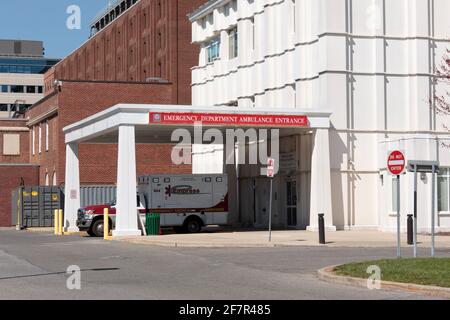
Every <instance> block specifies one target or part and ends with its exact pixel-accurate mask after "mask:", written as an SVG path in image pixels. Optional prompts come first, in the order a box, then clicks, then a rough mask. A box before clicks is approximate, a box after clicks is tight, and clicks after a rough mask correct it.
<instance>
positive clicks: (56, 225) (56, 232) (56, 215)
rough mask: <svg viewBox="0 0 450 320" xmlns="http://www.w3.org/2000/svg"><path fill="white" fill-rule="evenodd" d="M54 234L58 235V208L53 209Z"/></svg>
mask: <svg viewBox="0 0 450 320" xmlns="http://www.w3.org/2000/svg"><path fill="white" fill-rule="evenodd" d="M54 223H55V235H56V236H57V235H59V210H58V209H56V210H55V222H54Z"/></svg>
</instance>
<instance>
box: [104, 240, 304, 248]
mask: <svg viewBox="0 0 450 320" xmlns="http://www.w3.org/2000/svg"><path fill="white" fill-rule="evenodd" d="M113 240H116V241H121V242H128V243H132V244H139V245H147V246H154V247H165V248H207V249H208V248H285V247H296V245H289V244H280V243H278V244H277V243H267V244H245V243H211V244H206V243H189V242H167V241H141V240H135V239H126V238H125V239H124V238H122V239H120V238H119V239H114V238H113Z"/></svg>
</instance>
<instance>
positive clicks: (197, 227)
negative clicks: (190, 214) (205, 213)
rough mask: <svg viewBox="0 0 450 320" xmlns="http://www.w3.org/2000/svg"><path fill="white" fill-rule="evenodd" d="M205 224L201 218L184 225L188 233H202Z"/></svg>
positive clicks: (193, 219) (188, 221) (190, 220)
mask: <svg viewBox="0 0 450 320" xmlns="http://www.w3.org/2000/svg"><path fill="white" fill-rule="evenodd" d="M202 227H203V222H202V221H201V220H200V219H199V218H190V219H189V220H187V221H186V222H185V224H184V229H185V231H186V232H187V233H199V232H200V231H202Z"/></svg>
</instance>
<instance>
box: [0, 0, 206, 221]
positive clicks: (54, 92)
mask: <svg viewBox="0 0 450 320" xmlns="http://www.w3.org/2000/svg"><path fill="white" fill-rule="evenodd" d="M204 2H205V1H204V0H191V1H185V0H140V1H138V2H137V3H136V4H134V5H133V6H131V7H130V8H129V9H128V10H126V11H125V12H124V13H122V14H121V15H120V16H118V17H117V18H116V19H115V20H114V21H112V22H111V23H109V24H108V25H107V26H105V27H104V28H103V29H102V30H100V31H99V32H97V33H96V34H95V35H94V36H92V37H91V38H90V39H89V40H88V41H87V42H86V43H85V44H83V45H82V46H81V47H80V48H78V49H76V50H75V51H74V52H73V53H71V54H70V55H69V56H67V57H66V58H65V59H63V60H62V61H61V62H60V63H58V64H57V65H55V66H54V67H53V68H52V69H51V70H49V71H48V72H47V74H46V75H45V94H46V96H45V97H44V98H43V99H42V100H41V101H39V102H37V103H36V104H35V105H33V106H32V107H31V108H30V109H29V110H28V111H27V113H26V115H25V118H26V121H25V120H21V122H20V123H19V122H18V123H17V124H16V125H15V126H16V127H20V144H21V150H23V151H21V154H20V157H17V156H16V157H15V158H8V157H5V159H4V158H1V156H0V163H4V162H7V161H11V162H12V163H16V164H17V163H21V162H22V163H28V164H30V168H32V170H30V172H28V171H27V172H25V171H22V172H21V170H19V171H17V170H16V176H17V175H21V174H22V175H24V174H25V173H26V174H27V176H28V175H29V176H30V177H32V176H33V175H34V177H35V178H34V180H33V179H31V178H30V179H27V180H28V181H29V183H26V184H27V185H35V184H40V185H61V184H63V183H64V172H65V143H64V135H63V133H62V129H63V128H64V127H65V126H67V125H69V124H71V123H74V122H76V121H79V120H81V119H83V118H86V117H88V116H90V115H93V114H95V113H98V112H100V111H102V110H105V109H107V108H109V107H112V106H114V105H116V104H119V103H134V104H184V105H186V104H187V105H189V104H191V85H190V84H191V68H192V67H193V66H194V65H196V64H197V59H198V48H196V47H195V46H194V45H192V44H191V25H190V22H189V20H188V18H187V15H188V13H190V12H192V10H193V9H195V8H197V7H199V6H200V5H201V4H203V3H204ZM0 127H2V125H1V124H0ZM0 136H2V134H0ZM0 143H1V140H0ZM170 156H171V146H170V145H153V146H148V145H138V146H137V167H138V168H137V171H138V172H137V173H138V175H139V174H144V173H145V174H148V173H150V174H151V173H189V172H191V168H190V167H188V166H174V165H173V164H172V162H171V158H170ZM116 162H117V146H116V145H102V147H101V148H99V147H98V145H82V146H81V147H80V169H81V177H80V178H81V183H82V184H114V183H115V181H116V174H117V173H116V171H117V165H116ZM36 168H38V169H36ZM27 170H28V169H27ZM33 170H35V171H34V172H33ZM36 170H37V171H38V172H37V177H36V175H35V172H36ZM2 172H3V170H0V179H1V180H2V181H3V180H4V179H10V180H11V181H15V180H17V177H14V178H13V177H10V176H8V175H7V174H4V173H2ZM17 181H18V180H17ZM9 187H11V188H16V187H18V183H17V182H13V183H12V184H11V186H9ZM6 194H7V195H8V194H9V196H10V192H7V193H6ZM0 206H3V205H0ZM3 211H4V212H10V207H8V208H5V210H3ZM4 212H1V211H0V216H2V215H5V213H4ZM9 221H10V218H6V219H5V218H3V219H1V218H0V226H5V225H9Z"/></svg>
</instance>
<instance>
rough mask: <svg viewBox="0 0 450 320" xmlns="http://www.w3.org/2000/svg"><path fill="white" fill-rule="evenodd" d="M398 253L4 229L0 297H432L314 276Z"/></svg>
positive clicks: (0, 250)
mask: <svg viewBox="0 0 450 320" xmlns="http://www.w3.org/2000/svg"><path fill="white" fill-rule="evenodd" d="M427 253H428V251H423V252H421V254H424V255H425V254H427ZM438 254H439V255H440V256H447V257H448V256H450V251H449V250H448V249H444V250H440V251H438ZM394 255H395V250H393V249H392V248H371V249H367V248H331V247H324V248H319V247H280V248H247V249H243V248H202V249H195V248H163V247H152V246H146V245H136V244H130V243H123V242H105V241H103V240H98V239H90V238H82V237H77V236H69V237H64V238H56V237H54V236H53V235H51V234H46V233H29V232H20V233H19V232H16V231H4V230H3V231H0V288H1V290H0V299H48V298H53V299H54V298H57V299H226V300H228V299H411V298H419V299H420V298H425V299H426V298H427V297H421V296H417V295H411V294H408V293H401V292H385V291H370V290H365V289H362V288H353V287H346V286H340V285H334V284H328V283H324V282H321V281H319V280H318V279H317V277H316V275H315V273H316V270H317V269H319V268H322V267H325V266H328V265H334V264H340V263H345V262H349V261H354V260H367V259H377V258H389V257H394ZM70 265H77V266H79V267H80V268H81V269H83V270H84V271H83V272H82V274H81V276H82V283H81V285H82V287H81V290H79V291H77V290H76V291H69V290H68V289H67V287H66V280H67V275H66V274H65V271H66V270H67V268H68V266H70Z"/></svg>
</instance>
